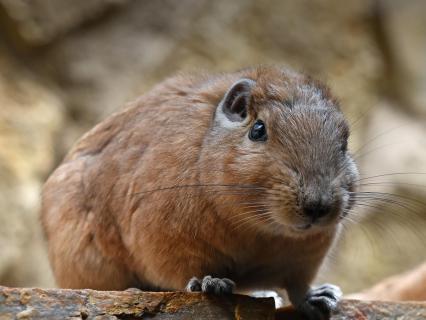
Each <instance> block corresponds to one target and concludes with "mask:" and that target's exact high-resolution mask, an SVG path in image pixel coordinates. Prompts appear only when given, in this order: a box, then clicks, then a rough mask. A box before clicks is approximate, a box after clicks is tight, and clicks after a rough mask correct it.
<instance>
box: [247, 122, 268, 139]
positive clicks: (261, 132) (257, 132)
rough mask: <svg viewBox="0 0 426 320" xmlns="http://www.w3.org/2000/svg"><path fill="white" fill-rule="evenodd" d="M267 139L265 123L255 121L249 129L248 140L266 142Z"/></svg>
mask: <svg viewBox="0 0 426 320" xmlns="http://www.w3.org/2000/svg"><path fill="white" fill-rule="evenodd" d="M267 138H268V135H267V134H266V126H265V123H263V121H262V120H256V122H255V123H254V125H253V127H251V129H250V132H249V139H250V140H252V141H266V139H267Z"/></svg>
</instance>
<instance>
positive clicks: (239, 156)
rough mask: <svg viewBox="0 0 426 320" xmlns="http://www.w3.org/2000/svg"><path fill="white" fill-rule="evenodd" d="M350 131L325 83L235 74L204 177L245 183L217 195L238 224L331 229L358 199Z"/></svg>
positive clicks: (205, 157)
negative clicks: (355, 194)
mask: <svg viewBox="0 0 426 320" xmlns="http://www.w3.org/2000/svg"><path fill="white" fill-rule="evenodd" d="M348 137H349V128H348V124H347V122H346V120H345V118H344V116H343V114H342V112H341V111H340V109H339V106H338V104H337V102H336V100H335V99H334V98H332V97H331V95H330V94H329V91H328V89H327V88H325V87H324V86H323V85H321V84H319V83H318V82H316V81H313V80H311V79H310V78H308V77H305V76H302V75H300V74H296V73H291V72H287V71H282V70H280V71H279V72H277V71H276V70H275V71H274V72H272V74H271V71H266V72H263V73H262V72H259V71H258V72H254V73H252V74H249V75H245V76H242V77H240V78H239V79H238V80H234V83H233V84H231V85H230V86H228V90H227V92H226V93H225V94H224V95H223V96H222V100H221V101H220V103H218V105H217V108H216V111H215V114H214V118H213V121H212V124H211V128H210V130H209V132H208V134H207V136H206V140H205V146H208V148H203V153H202V161H208V163H209V165H208V167H210V168H212V167H214V170H210V171H208V172H206V173H205V174H204V175H203V181H207V182H209V183H212V184H224V185H227V186H234V185H239V186H240V187H236V188H230V189H229V197H227V198H226V199H224V198H223V197H216V198H215V199H216V200H214V201H216V202H218V204H219V205H220V203H221V202H225V206H224V207H223V206H222V207H219V208H222V209H223V210H224V211H226V212H225V213H223V214H226V215H228V217H229V219H230V220H231V221H233V222H234V223H235V224H236V225H239V224H245V225H246V226H247V225H250V224H252V226H253V225H255V227H256V226H257V227H258V228H260V229H262V230H268V231H272V232H274V233H277V232H278V233H285V234H287V235H288V234H292V235H295V236H296V235H298V236H300V235H306V234H310V233H312V232H318V231H321V230H330V228H334V227H335V226H336V225H337V224H338V223H339V221H340V220H341V218H342V217H344V216H345V215H346V214H347V213H348V211H349V210H350V208H351V206H352V204H353V203H352V200H351V192H353V191H354V190H355V188H356V180H357V178H358V171H357V168H356V165H355V162H354V160H353V159H352V157H351V155H350V154H349V152H348V151H347V144H348V142H347V141H348ZM206 150H207V151H206ZM226 203H229V206H228V205H226ZM220 210H221V209H219V210H218V211H220ZM284 230H286V231H284Z"/></svg>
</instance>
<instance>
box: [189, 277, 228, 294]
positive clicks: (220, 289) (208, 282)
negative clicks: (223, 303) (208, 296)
mask: <svg viewBox="0 0 426 320" xmlns="http://www.w3.org/2000/svg"><path fill="white" fill-rule="evenodd" d="M234 289H235V283H234V281H232V280H230V279H227V278H222V279H221V278H212V277H211V276H205V277H204V278H203V280H199V279H198V278H196V277H194V278H191V280H189V282H188V284H187V285H186V291H188V292H199V291H201V292H205V293H214V294H218V295H220V294H230V293H232V292H233V291H234Z"/></svg>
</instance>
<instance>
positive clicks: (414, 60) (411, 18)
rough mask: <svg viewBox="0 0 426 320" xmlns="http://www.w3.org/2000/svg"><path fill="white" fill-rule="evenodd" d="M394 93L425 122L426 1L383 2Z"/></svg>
mask: <svg viewBox="0 0 426 320" xmlns="http://www.w3.org/2000/svg"><path fill="white" fill-rule="evenodd" d="M380 4H381V10H382V12H381V16H382V21H381V22H382V25H383V27H382V29H383V37H384V40H385V42H386V44H387V48H385V50H387V51H388V52H387V54H388V56H389V59H390V61H389V63H390V65H389V69H390V70H389V71H390V76H391V82H390V85H391V87H390V88H389V90H390V91H391V94H393V95H396V96H397V97H398V98H399V99H400V101H401V105H402V106H403V107H404V108H405V109H407V108H411V110H413V111H415V112H417V113H418V114H419V115H421V116H423V117H424V119H426V18H425V12H426V1H423V0H408V1H407V0H382V1H380Z"/></svg>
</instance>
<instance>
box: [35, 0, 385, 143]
mask: <svg viewBox="0 0 426 320" xmlns="http://www.w3.org/2000/svg"><path fill="white" fill-rule="evenodd" d="M369 8H370V6H369V1H368V0H362V1H350V2H342V1H336V0H330V1H322V0H316V1H307V0H304V1H278V0H270V1H266V2H260V1H254V0H248V1H247V0H244V1H225V0H219V1H207V0H200V1H196V2H194V1H188V0H183V1H179V2H176V1H173V0H172V1H170V0H169V1H162V2H158V1H137V2H133V3H131V4H129V5H128V6H127V7H126V8H124V9H123V10H121V11H120V12H119V13H117V14H116V15H115V16H113V17H111V18H110V19H109V20H108V23H105V24H98V25H96V26H94V27H92V28H90V29H88V30H86V32H84V33H78V34H76V35H73V36H71V37H68V38H66V39H64V41H62V42H61V43H58V44H57V45H56V46H55V47H54V48H52V50H50V51H49V52H48V53H47V54H46V55H45V56H43V58H42V59H41V61H40V62H42V63H43V64H42V66H43V67H45V68H48V69H49V70H50V75H51V76H52V78H53V79H55V81H58V82H60V83H61V84H63V89H64V94H65V96H66V98H67V105H69V106H70V107H72V110H73V111H72V112H73V115H74V117H75V119H76V120H78V121H79V123H80V124H81V123H83V124H84V123H85V124H86V125H82V126H81V127H82V129H83V130H86V129H87V128H88V127H90V126H91V125H93V123H94V122H97V121H99V119H101V118H104V117H105V116H106V115H107V114H109V113H111V112H112V111H113V110H116V109H117V108H118V107H120V106H121V105H123V104H124V103H125V102H126V101H128V100H131V99H133V98H135V97H136V96H138V95H140V94H141V93H142V92H143V91H145V90H146V89H147V88H148V87H150V86H151V85H153V84H154V83H156V82H158V81H160V80H162V79H163V78H164V77H166V76H169V75H172V74H174V73H175V72H177V71H181V70H195V71H197V70H199V69H204V70H208V71H226V70H235V69H238V68H241V67H245V66H250V65H253V64H262V63H278V64H283V65H289V66H291V67H293V68H296V69H299V70H304V71H307V72H309V73H311V74H314V75H316V76H317V77H319V78H322V79H325V80H327V81H328V82H329V84H330V85H331V87H332V89H333V90H334V92H335V93H336V94H337V96H338V97H339V98H340V99H341V101H342V105H343V106H344V108H345V110H346V111H347V112H348V115H349V118H350V119H351V120H352V121H354V120H355V119H357V118H358V117H359V115H360V114H362V113H363V112H364V111H365V110H366V109H368V108H369V107H370V106H371V105H373V104H374V103H375V99H376V97H377V82H378V79H379V78H380V74H381V68H382V65H381V62H380V57H379V51H378V50H377V48H376V45H375V43H374V37H373V36H372V34H371V30H370V29H369V28H370V27H369V24H368V23H366V20H368V17H369V14H370V11H369ZM43 70H45V69H43ZM83 130H81V131H83ZM74 132H75V134H76V135H78V130H77V131H74ZM81 133H82V132H80V134H81ZM74 139H75V138H74ZM74 139H72V140H74Z"/></svg>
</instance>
